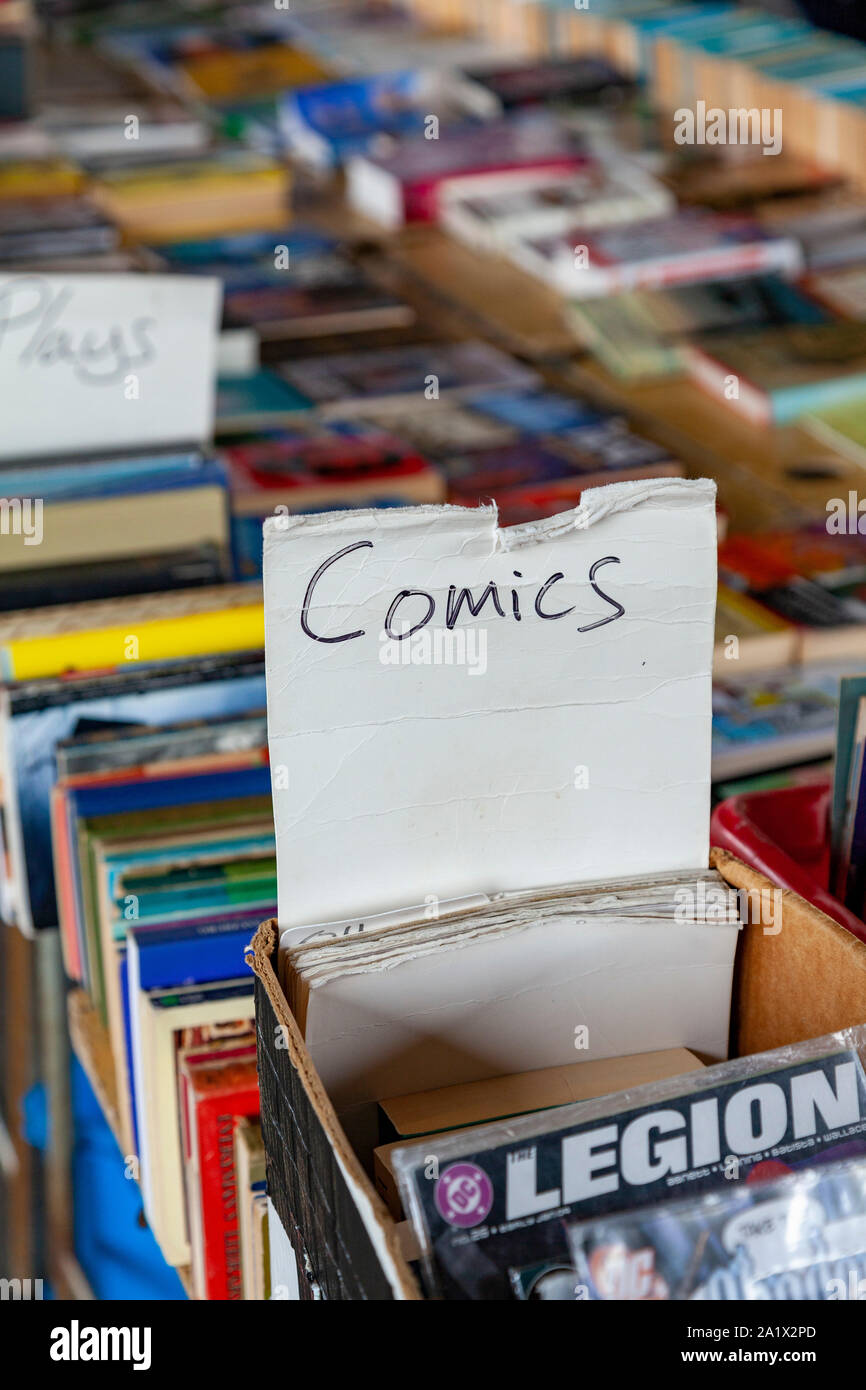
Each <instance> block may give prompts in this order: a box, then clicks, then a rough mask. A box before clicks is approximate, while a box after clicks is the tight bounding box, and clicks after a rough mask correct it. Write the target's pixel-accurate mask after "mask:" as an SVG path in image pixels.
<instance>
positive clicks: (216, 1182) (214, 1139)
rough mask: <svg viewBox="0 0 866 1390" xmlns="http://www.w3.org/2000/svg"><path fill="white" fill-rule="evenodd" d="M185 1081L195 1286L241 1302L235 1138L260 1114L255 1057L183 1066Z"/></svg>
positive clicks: (202, 1291)
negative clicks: (246, 1119) (240, 1126)
mask: <svg viewBox="0 0 866 1390" xmlns="http://www.w3.org/2000/svg"><path fill="white" fill-rule="evenodd" d="M239 1051H240V1052H241V1054H242V1053H243V1052H245V1051H246V1049H245V1048H242V1049H239ZM181 1079H182V1090H183V1097H182V1102H181V1104H182V1107H183V1108H184V1109H185V1112H186V1113H185V1117H184V1118H185V1125H184V1130H185V1141H186V1142H185V1147H186V1149H187V1164H186V1189H187V1202H188V1205H189V1221H190V1235H191V1241H190V1244H191V1247H192V1275H193V1286H194V1288H195V1292H196V1295H197V1296H198V1297H199V1298H206V1299H216V1300H223V1301H225V1300H241V1299H242V1298H243V1285H242V1280H241V1256H240V1227H239V1223H238V1205H237V1183H236V1175H235V1156H234V1132H235V1125H236V1123H237V1121H238V1119H239V1118H240V1117H241V1116H253V1117H256V1116H258V1113H259V1084H258V1077H257V1075H256V1062H255V1057H254V1056H243V1055H240V1056H238V1055H231V1054H224V1055H222V1056H220V1057H218V1058H217V1059H215V1060H213V1061H209V1062H207V1063H206V1064H205V1065H201V1064H200V1063H196V1062H195V1061H193V1059H189V1060H184V1061H183V1062H182V1064H181Z"/></svg>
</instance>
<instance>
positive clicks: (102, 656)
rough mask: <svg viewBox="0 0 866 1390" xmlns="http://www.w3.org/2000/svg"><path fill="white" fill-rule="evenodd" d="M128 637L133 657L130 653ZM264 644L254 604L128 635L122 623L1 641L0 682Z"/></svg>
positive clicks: (161, 622) (140, 627)
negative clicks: (2, 678)
mask: <svg viewBox="0 0 866 1390" xmlns="http://www.w3.org/2000/svg"><path fill="white" fill-rule="evenodd" d="M131 640H132V641H134V643H135V647H134V655H130V645H129V644H130V641H131ZM264 642H265V627H264V609H263V606H262V604H260V603H256V604H247V605H243V606H238V607H237V608H230V609H222V610H218V611H217V612H213V613H190V614H188V615H186V616H184V617H179V618H158V619H155V620H153V621H151V622H140V623H136V624H135V633H134V634H130V633H129V630H128V627H107V628H103V629H102V630H101V631H100V630H93V631H90V632H73V633H68V634H65V633H64V634H58V635H57V636H52V637H32V638H22V639H21V640H19V641H15V642H6V643H4V644H3V645H2V647H0V671H2V674H3V677H4V679H6V680H34V679H39V678H41V677H45V676H57V675H60V674H62V673H63V672H65V671H96V670H104V669H105V668H106V667H111V666H118V667H121V668H122V667H123V666H124V665H126V664H128V662H129V661H131V660H134V661H172V660H181V659H183V658H186V657H195V656H207V655H209V654H212V653H213V654H216V653H218V652H231V651H252V650H255V649H257V648H259V647H263V646H264Z"/></svg>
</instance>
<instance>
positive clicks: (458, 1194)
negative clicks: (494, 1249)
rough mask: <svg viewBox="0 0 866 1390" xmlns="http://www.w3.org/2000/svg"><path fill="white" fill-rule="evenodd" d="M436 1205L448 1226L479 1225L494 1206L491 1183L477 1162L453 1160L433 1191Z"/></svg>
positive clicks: (467, 1226)
mask: <svg viewBox="0 0 866 1390" xmlns="http://www.w3.org/2000/svg"><path fill="white" fill-rule="evenodd" d="M433 1195H434V1200H435V1202H436V1209H437V1211H438V1212H439V1214H440V1216H442V1217H443V1219H444V1220H445V1221H447V1222H448V1224H449V1226H462V1227H464V1228H465V1229H468V1228H469V1227H470V1226H478V1225H480V1224H481V1222H482V1221H483V1220H484V1218H485V1217H486V1216H487V1213H488V1212H489V1211H490V1208H491V1207H492V1206H493V1184H492V1182H491V1181H490V1179H489V1178H488V1176H487V1174H486V1173H485V1172H484V1169H483V1168H479V1167H478V1165H477V1163H452V1164H450V1166H449V1167H448V1168H446V1169H445V1172H444V1173H442V1174H441V1176H440V1177H439V1180H438V1181H437V1183H436V1189H435V1192H434V1194H433Z"/></svg>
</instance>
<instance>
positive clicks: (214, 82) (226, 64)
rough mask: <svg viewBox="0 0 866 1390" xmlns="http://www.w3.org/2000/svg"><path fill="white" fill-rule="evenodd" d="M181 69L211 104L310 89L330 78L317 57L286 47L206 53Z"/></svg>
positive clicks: (275, 46) (274, 45)
mask: <svg viewBox="0 0 866 1390" xmlns="http://www.w3.org/2000/svg"><path fill="white" fill-rule="evenodd" d="M181 70H182V71H183V73H184V74H185V76H186V77H187V79H188V81H189V82H190V83H191V85H192V86H193V87H194V88H195V89H196V91H197V92H199V93H200V94H201V95H202V96H205V97H209V98H210V100H211V101H244V100H247V99H249V98H251V97H263V96H267V95H268V94H269V93H271V92H279V91H284V90H285V89H286V88H289V87H303V86H311V85H312V84H313V83H317V82H323V81H324V80H325V79H326V78H327V76H328V72H327V69H326V68H323V67H322V65H321V63H319V62H317V60H316V59H315V58H313V57H311V56H310V55H309V54H307V53H301V52H299V50H298V49H295V48H289V47H288V46H287V45H286V44H267V45H265V46H263V47H261V48H252V49H248V50H247V51H246V52H241V53H203V54H201V55H200V56H198V57H194V58H188V59H187V61H186V62H184V63H182V64H181Z"/></svg>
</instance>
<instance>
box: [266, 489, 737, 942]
mask: <svg viewBox="0 0 866 1390" xmlns="http://www.w3.org/2000/svg"><path fill="white" fill-rule="evenodd" d="M714 501H715V485H714V484H713V483H711V482H708V481H704V480H700V481H690V482H686V481H681V480H679V479H656V480H653V481H648V482H637V483H618V484H614V485H613V486H610V487H605V488H595V489H591V490H588V491H587V492H586V493H585V494H584V496H583V499H582V502H581V504H580V506H579V507H578V508H576V509H575V510H574V511H571V512H567V513H564V514H562V515H560V516H557V517H552V518H549V519H548V520H546V521H543V522H540V523H532V524H527V525H525V526H516V527H511V528H509V529H505V530H500V529H498V527H497V519H496V513H495V509H492V508H480V509H474V508H473V509H465V508H459V507H415V508H409V509H405V510H404V509H400V510H396V509H395V510H384V511H358V512H341V513H332V514H330V515H328V514H325V515H318V516H292V517H277V518H273V519H271V520H269V521H268V522H267V523H266V525H265V546H264V556H265V559H264V574H265V607H266V657H267V683H268V723H269V742H270V753H271V765H272V777H273V785H274V812H275V819H276V831H277V866H278V888H279V910H280V924H281V925H282V926H284V927H290V926H300V925H304V924H306V923H311V922H327V921H334V920H337V919H340V918H349V917H357V916H358V915H359V914H364V913H373V912H384V911H388V910H390V909H394V908H399V907H405V905H406V904H410V903H419V902H429V903H430V904H431V913H433V914H435V904H436V902H437V901H438V900H440V899H444V898H452V897H460V896H462V895H465V894H469V893H493V892H498V891H503V890H510V889H520V888H531V889H536V888H540V887H544V886H548V885H552V884H559V883H569V882H572V883H576V882H581V881H587V880H592V879H603V878H605V877H606V876H611V877H622V876H624V875H627V874H640V873H651V872H654V871H661V870H673V869H688V868H699V867H705V866H706V863H707V854H708V848H709V790H710V730H711V676H710V672H711V664H712V651H713V623H714V611H715V589H716V523H715V507H714Z"/></svg>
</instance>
